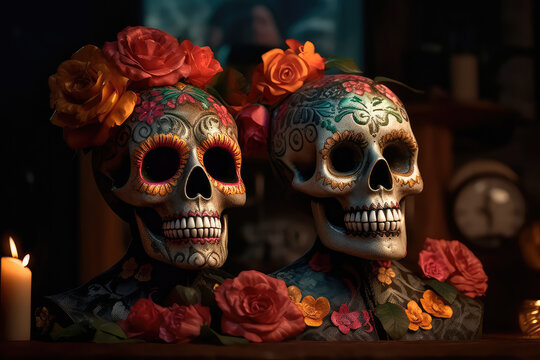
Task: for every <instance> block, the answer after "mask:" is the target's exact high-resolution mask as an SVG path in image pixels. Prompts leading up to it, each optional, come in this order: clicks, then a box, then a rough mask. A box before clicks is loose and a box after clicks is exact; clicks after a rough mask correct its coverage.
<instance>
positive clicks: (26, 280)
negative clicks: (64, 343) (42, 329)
mask: <svg viewBox="0 0 540 360" xmlns="http://www.w3.org/2000/svg"><path fill="white" fill-rule="evenodd" d="M9 240H10V246H11V254H12V255H13V257H3V258H2V261H1V265H0V276H1V281H0V334H1V337H2V339H3V340H30V316H31V304H30V301H31V296H32V272H31V271H30V269H28V268H27V267H26V265H28V261H29V259H30V256H29V255H26V256H25V257H24V259H23V261H21V260H19V259H18V258H17V257H18V254H17V248H16V247H15V243H14V242H13V239H12V238H9Z"/></svg>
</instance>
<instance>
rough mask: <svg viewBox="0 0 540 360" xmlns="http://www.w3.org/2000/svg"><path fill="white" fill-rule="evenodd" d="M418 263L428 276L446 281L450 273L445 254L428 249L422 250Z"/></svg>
mask: <svg viewBox="0 0 540 360" xmlns="http://www.w3.org/2000/svg"><path fill="white" fill-rule="evenodd" d="M418 264H419V265H420V268H422V271H423V272H424V275H425V276H426V277H428V278H434V279H437V280H439V281H446V279H448V276H449V275H450V271H449V270H448V268H447V267H446V262H445V260H444V258H443V256H441V255H439V254H438V253H435V252H431V251H427V250H422V251H420V255H419V259H418Z"/></svg>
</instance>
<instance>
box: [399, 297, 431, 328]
mask: <svg viewBox="0 0 540 360" xmlns="http://www.w3.org/2000/svg"><path fill="white" fill-rule="evenodd" d="M405 313H406V314H407V317H408V318H409V321H410V322H411V323H410V324H409V329H410V330H412V331H417V330H418V329H419V328H422V329H424V330H429V329H431V328H432V326H431V316H430V315H429V314H426V313H425V312H422V309H420V306H418V304H417V303H416V301H409V303H408V304H407V309H405Z"/></svg>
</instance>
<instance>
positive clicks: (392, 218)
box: [344, 207, 402, 236]
mask: <svg viewBox="0 0 540 360" xmlns="http://www.w3.org/2000/svg"><path fill="white" fill-rule="evenodd" d="M401 217H402V214H401V209H399V208H396V207H394V208H390V207H385V208H379V209H373V210H360V209H359V208H357V209H351V210H350V211H348V212H346V213H345V219H344V220H345V227H346V228H347V232H348V233H351V234H354V235H386V236H389V235H399V233H400V232H401Z"/></svg>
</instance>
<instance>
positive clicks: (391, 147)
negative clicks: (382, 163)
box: [383, 141, 412, 174]
mask: <svg viewBox="0 0 540 360" xmlns="http://www.w3.org/2000/svg"><path fill="white" fill-rule="evenodd" d="M383 157H384V158H385V159H386V162H387V163H388V166H390V170H392V171H393V172H395V173H398V174H407V173H408V172H409V171H410V170H411V159H412V153H411V149H410V147H409V145H407V144H406V143H404V142H402V141H398V142H393V143H390V144H388V145H386V147H385V148H384V150H383Z"/></svg>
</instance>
